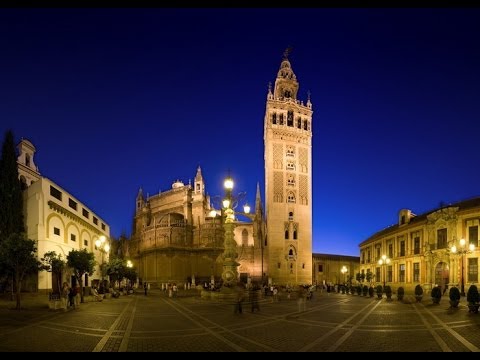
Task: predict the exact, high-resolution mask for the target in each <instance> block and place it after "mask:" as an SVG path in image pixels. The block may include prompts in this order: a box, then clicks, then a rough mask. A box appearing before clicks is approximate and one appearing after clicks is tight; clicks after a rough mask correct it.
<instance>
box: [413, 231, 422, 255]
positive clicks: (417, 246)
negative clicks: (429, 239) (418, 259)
mask: <svg viewBox="0 0 480 360" xmlns="http://www.w3.org/2000/svg"><path fill="white" fill-rule="evenodd" d="M413 253H414V254H415V255H418V254H420V237H418V236H416V237H415V238H413Z"/></svg>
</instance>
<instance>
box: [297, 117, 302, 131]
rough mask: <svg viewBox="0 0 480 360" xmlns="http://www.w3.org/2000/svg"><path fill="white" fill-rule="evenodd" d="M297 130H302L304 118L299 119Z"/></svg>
mask: <svg viewBox="0 0 480 360" xmlns="http://www.w3.org/2000/svg"><path fill="white" fill-rule="evenodd" d="M297 128H299V129H301V128H302V118H297Z"/></svg>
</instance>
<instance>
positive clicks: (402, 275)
mask: <svg viewBox="0 0 480 360" xmlns="http://www.w3.org/2000/svg"><path fill="white" fill-rule="evenodd" d="M399 275H400V278H399V279H398V280H399V281H400V282H405V264H400V273H399Z"/></svg>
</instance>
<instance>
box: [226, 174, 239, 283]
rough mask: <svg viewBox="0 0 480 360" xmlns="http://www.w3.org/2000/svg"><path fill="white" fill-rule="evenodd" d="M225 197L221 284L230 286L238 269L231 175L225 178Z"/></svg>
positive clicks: (235, 281) (235, 278) (234, 281)
mask: <svg viewBox="0 0 480 360" xmlns="http://www.w3.org/2000/svg"><path fill="white" fill-rule="evenodd" d="M223 185H224V187H225V199H224V200H223V214H224V216H225V221H224V223H223V226H224V229H225V240H224V241H225V242H224V250H223V255H222V257H223V271H222V279H223V286H226V287H231V286H232V285H235V284H236V283H237V279H238V271H237V268H238V266H239V265H240V264H239V263H238V262H237V261H236V259H237V257H238V253H237V243H236V242H235V237H234V236H235V235H234V233H233V231H234V229H235V224H234V221H235V213H234V210H233V199H232V190H233V180H232V178H231V177H228V178H227V179H225V182H224V184H223Z"/></svg>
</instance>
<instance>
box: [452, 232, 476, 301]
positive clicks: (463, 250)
mask: <svg viewBox="0 0 480 360" xmlns="http://www.w3.org/2000/svg"><path fill="white" fill-rule="evenodd" d="M459 245H460V248H459V249H457V247H456V246H455V245H453V246H452V247H451V248H450V251H451V252H452V253H453V254H457V253H458V255H460V261H461V262H462V274H461V287H460V295H461V296H465V280H464V273H465V270H464V267H463V263H464V262H465V254H469V253H471V252H472V251H473V250H475V245H473V244H469V245H468V248H466V247H465V245H466V242H465V239H460V241H459Z"/></svg>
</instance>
